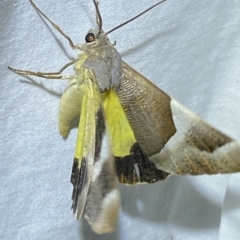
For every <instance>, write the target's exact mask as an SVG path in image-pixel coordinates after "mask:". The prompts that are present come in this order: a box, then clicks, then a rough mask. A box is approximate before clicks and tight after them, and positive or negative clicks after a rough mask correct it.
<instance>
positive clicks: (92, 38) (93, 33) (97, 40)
mask: <svg viewBox="0 0 240 240" xmlns="http://www.w3.org/2000/svg"><path fill="white" fill-rule="evenodd" d="M85 42H86V43H85V44H87V45H88V46H89V45H91V46H93V47H97V46H99V45H109V44H110V41H109V39H108V37H107V35H106V33H104V32H103V30H101V31H99V30H92V29H91V30H90V31H88V33H87V35H86V36H85Z"/></svg>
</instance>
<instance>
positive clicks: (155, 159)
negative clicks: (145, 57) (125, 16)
mask: <svg viewBox="0 0 240 240" xmlns="http://www.w3.org/2000/svg"><path fill="white" fill-rule="evenodd" d="M30 2H31V3H32V5H33V7H34V8H35V9H36V10H37V11H38V12H39V13H40V14H41V15H42V16H43V17H44V18H45V19H46V20H47V21H49V22H50V24H52V25H53V26H54V27H55V28H56V29H57V30H58V31H59V32H60V33H61V34H62V35H63V36H64V37H65V38H67V39H68V41H69V44H70V45H71V47H73V48H74V49H77V50H81V51H82V54H80V55H79V57H78V58H77V59H76V60H75V61H71V62H69V63H68V64H66V65H65V66H64V67H63V68H62V69H61V70H60V71H58V72H54V73H44V72H32V71H26V70H18V69H14V68H11V67H9V68H10V69H11V70H13V71H15V72H16V73H18V74H22V75H25V76H26V75H30V76H39V77H43V78H50V79H54V78H56V79H67V80H69V86H68V87H67V89H66V90H65V92H64V93H63V95H62V97H61V100H60V105H59V114H58V120H59V130H60V133H61V135H62V136H63V137H67V135H68V133H69V129H70V125H71V122H72V121H73V119H74V118H75V117H77V116H79V127H78V134H77V142H76V150H75V155H74V162H73V167H72V176H71V182H72V184H73V194H72V201H73V203H72V208H73V212H74V213H76V216H77V218H79V217H80V216H81V215H82V214H84V216H85V219H86V220H87V221H88V222H89V224H90V225H91V227H92V229H93V230H94V231H95V232H96V233H100V234H102V233H108V232H112V231H114V229H115V227H116V223H117V218H118V211H119V206H120V196H119V195H120V194H119V190H118V183H117V178H118V180H119V182H120V183H123V184H128V185H132V184H136V183H154V182H156V181H159V180H163V179H165V178H167V177H168V176H169V175H171V174H181V175H185V174H192V175H199V174H216V173H230V172H238V171H240V158H239V155H240V145H239V142H238V141H235V140H233V139H232V138H230V137H227V136H226V135H224V134H222V133H220V132H219V131H218V130H216V129H214V128H213V127H211V126H210V125H208V124H207V123H206V122H204V121H203V120H202V119H200V118H199V117H198V116H197V115H195V114H194V113H192V112H190V111H189V110H187V109H186V108H185V107H184V106H182V105H181V104H180V103H178V102H177V101H176V100H174V99H173V98H171V97H170V96H168V95H167V94H166V93H164V92H163V91H162V90H160V89H159V88H157V87H156V86H155V85H153V84H152V83H151V82H150V81H148V80H147V79H146V78H145V77H144V76H142V75H141V74H139V73H138V72H137V71H135V70H134V69H133V68H131V67H130V66H129V65H128V64H127V63H125V62H123V61H122V60H121V56H120V54H119V53H118V52H117V50H116V48H115V46H114V44H111V43H110V41H109V39H108V37H107V35H108V34H109V33H110V32H112V31H113V30H115V29H117V28H118V27H119V26H122V25H123V24H121V25H119V26H118V27H116V28H114V29H113V30H111V31H108V32H107V33H105V32H103V30H102V20H101V16H100V13H99V9H98V3H97V2H96V1H95V0H94V5H95V8H96V13H97V25H98V28H97V30H90V31H89V32H88V34H87V35H86V38H85V40H86V43H84V44H78V45H74V44H73V42H72V40H71V39H70V37H68V36H67V35H66V34H65V33H63V31H62V30H61V29H60V28H59V27H56V25H55V24H54V23H53V22H52V21H51V20H50V19H49V18H47V17H46V16H45V15H44V14H43V13H42V12H41V11H40V10H39V9H38V8H37V7H36V5H35V4H34V3H33V2H32V1H31V0H30ZM162 2H163V1H162ZM160 3H161V2H159V3H157V4H155V5H154V6H156V5H158V4H160ZM151 8H152V7H150V8H149V9H147V11H148V10H150V9H151ZM145 12H146V11H144V12H143V13H145ZM140 15H141V14H140ZM133 19H135V18H133ZM133 19H130V20H133ZM127 22H129V21H127ZM124 24H125V23H124ZM72 64H74V69H75V74H74V75H73V76H63V75H61V73H62V71H63V70H64V69H65V68H67V67H69V66H70V65H72Z"/></svg>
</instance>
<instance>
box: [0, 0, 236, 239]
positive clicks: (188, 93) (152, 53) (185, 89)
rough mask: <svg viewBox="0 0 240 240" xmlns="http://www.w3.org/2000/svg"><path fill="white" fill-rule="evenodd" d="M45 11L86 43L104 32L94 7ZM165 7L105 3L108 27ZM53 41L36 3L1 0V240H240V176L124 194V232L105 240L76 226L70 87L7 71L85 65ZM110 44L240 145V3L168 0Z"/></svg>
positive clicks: (79, 0)
mask: <svg viewBox="0 0 240 240" xmlns="http://www.w3.org/2000/svg"><path fill="white" fill-rule="evenodd" d="M35 2H36V3H37V5H38V6H39V7H40V8H41V9H42V10H43V11H44V12H45V13H46V14H47V15H48V16H49V17H51V19H52V20H54V21H55V22H56V23H58V24H59V25H60V26H61V27H62V29H63V30H64V31H65V32H66V33H67V34H69V35H70V36H71V37H72V39H73V40H74V42H75V43H79V42H83V41H84V37H85V34H86V32H87V30H88V29H90V28H91V27H92V26H95V25H94V24H95V13H94V7H93V3H92V1H89V0H71V1H69V0H59V1H54V0H48V1H42V0H36V1H35ZM155 2H156V1H153V0H151V1H147V0H145V1H137V0H134V1H127V0H125V1H120V0H101V1H100V9H101V13H102V16H103V21H104V29H105V30H109V29H111V28H113V27H114V26H116V25H117V24H119V23H121V22H123V21H125V20H127V19H129V18H130V17H132V16H134V15H136V14H138V13H139V12H140V11H142V10H144V9H145V8H147V7H148V6H150V5H151V4H153V3H155ZM51 29H52V28H51ZM52 32H53V33H54V34H55V35H54V34H53V33H52ZM52 32H51V30H49V29H48V28H47V27H46V25H45V24H44V22H43V21H42V20H41V18H40V17H39V16H38V14H36V12H35V10H34V9H33V8H32V7H31V5H30V4H29V2H28V1H27V0H8V1H4V0H1V2H0V54H1V55H0V56H1V65H0V68H1V69H0V74H1V79H0V84H1V85H0V101H1V102H0V104H1V105H0V111H1V112H0V114H1V115H0V120H1V122H0V126H1V142H0V144H1V145H0V150H1V164H0V166H1V167H0V183H1V191H0V239H15V240H23V239H24V240H25V239H34V240H35V239H39V240H40V239H41V240H44V239H59V240H60V239H61V240H62V239H69V240H72V239H87V240H89V239H109V240H110V239H111V240H112V239H124V240H128V239H129V240H130V239H147V240H150V239H163V240H170V239H194V240H195V239H204V240H208V239H209V240H213V239H219V240H227V239H229V240H232V239H240V229H239V226H240V174H230V175H217V176H201V177H177V176H174V177H171V178H169V179H167V180H166V181H164V182H160V183H156V184H154V185H142V186H135V187H126V186H121V187H120V188H121V196H122V210H121V214H120V221H119V227H118V229H117V232H116V233H115V234H109V235H105V236H97V235H95V234H94V233H92V231H91V229H90V228H89V227H88V225H87V224H86V222H84V221H80V223H79V222H77V221H75V220H74V217H73V215H72V213H71V209H70V206H71V191H72V186H71V184H70V182H69V179H70V173H71V168H72V159H73V153H74V145H75V138H76V129H73V130H72V131H71V133H70V136H69V137H68V139H67V140H65V141H64V140H63V139H62V138H61V136H60V135H59V133H58V128H57V109H58V102H59V98H60V95H61V93H62V92H63V90H64V88H65V86H66V82H61V81H55V80H52V81H47V80H43V79H37V78H34V80H35V81H36V83H34V82H32V81H31V79H29V80H28V79H27V78H24V77H21V76H18V75H15V74H13V73H12V72H10V71H8V70H7V66H8V65H11V66H13V67H18V68H21V69H30V70H42V71H53V70H58V69H59V68H60V67H61V66H63V65H64V64H65V63H66V62H67V61H69V58H70V57H76V53H75V52H74V51H72V50H71V48H70V47H69V46H68V44H67V41H65V39H63V37H61V36H60V34H58V33H56V31H54V30H53V31H52ZM110 39H111V41H114V40H116V41H117V49H118V51H119V52H120V53H121V54H122V57H123V59H124V60H125V61H127V62H128V63H129V64H131V65H132V66H133V67H134V68H135V69H137V70H138V71H139V72H141V73H142V74H143V75H145V76H146V77H148V78H149V79H150V80H151V81H153V82H154V83H156V84H157V85H158V86H159V87H161V88H162V89H163V90H164V91H166V92H167V93H169V94H170V95H171V96H173V97H175V98H176V99H178V100H179V101H180V102H182V103H183V104H185V105H186V106H187V107H188V108H190V109H191V110H193V111H194V112H197V113H198V114H199V115H200V116H202V117H203V118H204V119H206V120H207V121H208V122H209V123H211V124H212V125H214V126H215V127H217V128H218V129H221V130H222V131H224V132H225V133H227V134H229V135H230V136H232V137H234V138H236V139H240V128H239V122H240V81H239V79H240V1H238V0H235V1H234V0H229V1H224V0H215V1H209V0H201V1H191V0H184V1H181V0H168V1H167V2H166V3H164V4H162V5H161V6H159V7H157V8H155V9H154V10H152V11H151V12H150V13H148V14H146V15H145V16H142V17H141V18H139V19H138V20H136V21H134V22H132V23H131V24H129V25H127V26H125V27H123V28H122V29H119V30H118V31H116V32H114V33H112V34H111V35H110ZM45 88H46V89H48V91H46V90H45Z"/></svg>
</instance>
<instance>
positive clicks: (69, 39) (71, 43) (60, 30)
mask: <svg viewBox="0 0 240 240" xmlns="http://www.w3.org/2000/svg"><path fill="white" fill-rule="evenodd" d="M29 1H30V3H31V4H32V6H33V7H34V9H35V10H36V11H37V12H38V13H39V14H40V15H42V16H43V17H44V18H45V19H46V20H47V21H48V22H50V23H51V25H52V26H53V27H54V28H55V29H56V30H57V31H58V32H59V33H60V34H62V35H63V37H65V38H66V39H67V40H68V43H69V45H70V46H71V48H73V49H75V48H76V45H74V43H73V41H72V40H71V38H70V37H69V36H68V35H67V34H65V33H64V32H63V31H62V29H61V28H60V27H59V26H58V25H57V24H55V23H54V22H53V21H52V20H50V19H49V18H48V17H47V16H46V15H45V14H44V13H43V12H42V11H41V10H40V9H39V8H38V7H37V6H36V5H35V3H34V2H33V1H32V0H29Z"/></svg>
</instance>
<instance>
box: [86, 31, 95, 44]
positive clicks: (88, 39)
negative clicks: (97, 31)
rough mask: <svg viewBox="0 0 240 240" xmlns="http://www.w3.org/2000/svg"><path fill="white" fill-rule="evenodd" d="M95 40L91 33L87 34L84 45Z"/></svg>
mask: <svg viewBox="0 0 240 240" xmlns="http://www.w3.org/2000/svg"><path fill="white" fill-rule="evenodd" d="M94 40H95V36H94V34H93V33H88V34H87V35H86V37H85V41H86V43H89V42H93V41H94Z"/></svg>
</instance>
